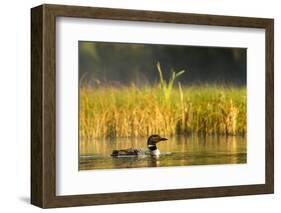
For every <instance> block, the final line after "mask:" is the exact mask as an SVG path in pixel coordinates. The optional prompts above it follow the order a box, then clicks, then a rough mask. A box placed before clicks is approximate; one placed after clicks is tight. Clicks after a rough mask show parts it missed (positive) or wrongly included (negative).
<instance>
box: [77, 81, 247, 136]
mask: <svg viewBox="0 0 281 213" xmlns="http://www.w3.org/2000/svg"><path fill="white" fill-rule="evenodd" d="M164 95H165V94H163V90H161V88H160V87H159V86H153V87H151V86H150V87H144V88H141V89H140V88H137V87H135V86H134V85H132V86H127V87H120V88H114V87H101V88H93V87H80V137H83V138H107V137H110V138H116V137H139V136H147V135H150V134H155V133H157V134H162V135H166V136H172V135H179V134H200V135H245V134H246V132H247V130H246V126H247V125H246V120H247V118H246V88H245V87H223V86H210V85H203V86H190V87H182V86H180V85H179V87H178V88H177V87H174V88H173V89H172V90H171V95H170V96H169V97H168V98H164Z"/></svg>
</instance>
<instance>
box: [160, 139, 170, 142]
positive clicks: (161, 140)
mask: <svg viewBox="0 0 281 213" xmlns="http://www.w3.org/2000/svg"><path fill="white" fill-rule="evenodd" d="M166 140H168V138H160V141H166ZM160 141H159V142H160Z"/></svg>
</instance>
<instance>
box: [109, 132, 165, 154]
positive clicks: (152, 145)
mask: <svg viewBox="0 0 281 213" xmlns="http://www.w3.org/2000/svg"><path fill="white" fill-rule="evenodd" d="M166 140H168V139H167V138H163V137H161V136H160V135H151V136H149V138H148V139H147V148H148V149H137V148H129V149H120V150H113V151H112V153H111V156H113V157H118V156H138V155H152V156H158V155H160V150H159V149H158V148H157V146H156V144H157V143H159V142H161V141H166Z"/></svg>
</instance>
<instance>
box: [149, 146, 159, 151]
mask: <svg viewBox="0 0 281 213" xmlns="http://www.w3.org/2000/svg"><path fill="white" fill-rule="evenodd" d="M147 147H148V149H149V150H150V151H154V150H157V146H156V145H154V144H151V145H148V146H147Z"/></svg>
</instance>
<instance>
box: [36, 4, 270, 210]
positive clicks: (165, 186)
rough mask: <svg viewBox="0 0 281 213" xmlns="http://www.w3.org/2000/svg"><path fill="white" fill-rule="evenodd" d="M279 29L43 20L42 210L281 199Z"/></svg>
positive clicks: (167, 17) (69, 16)
mask: <svg viewBox="0 0 281 213" xmlns="http://www.w3.org/2000/svg"><path fill="white" fill-rule="evenodd" d="M273 29H274V21H273V19H265V18H249V17H233V16H217V15H203V14H186V13H170V12H156V11H139V10H125V9H110V8H93V7H80V6H79V7H78V6H65V5H41V6H38V7H35V8H32V9H31V88H32V89H31V203H32V204H34V205H36V206H39V207H42V208H51V207H65V206H80V205H81V206H82V205H100V204H115V203H131V202H148V201H162V200H178V199H190V198H206V197H219V196H237V195H252V194H266V193H273V191H274V152H273V149H274V148H273V145H274V138H273V136H274V134H273V133H274V84H273V83H274V78H273V77H274V73H273V72H274V71H273V70H274V63H273V62H274V42H273V41H274V40H273V38H274V36H273V35H274V33H273Z"/></svg>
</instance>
